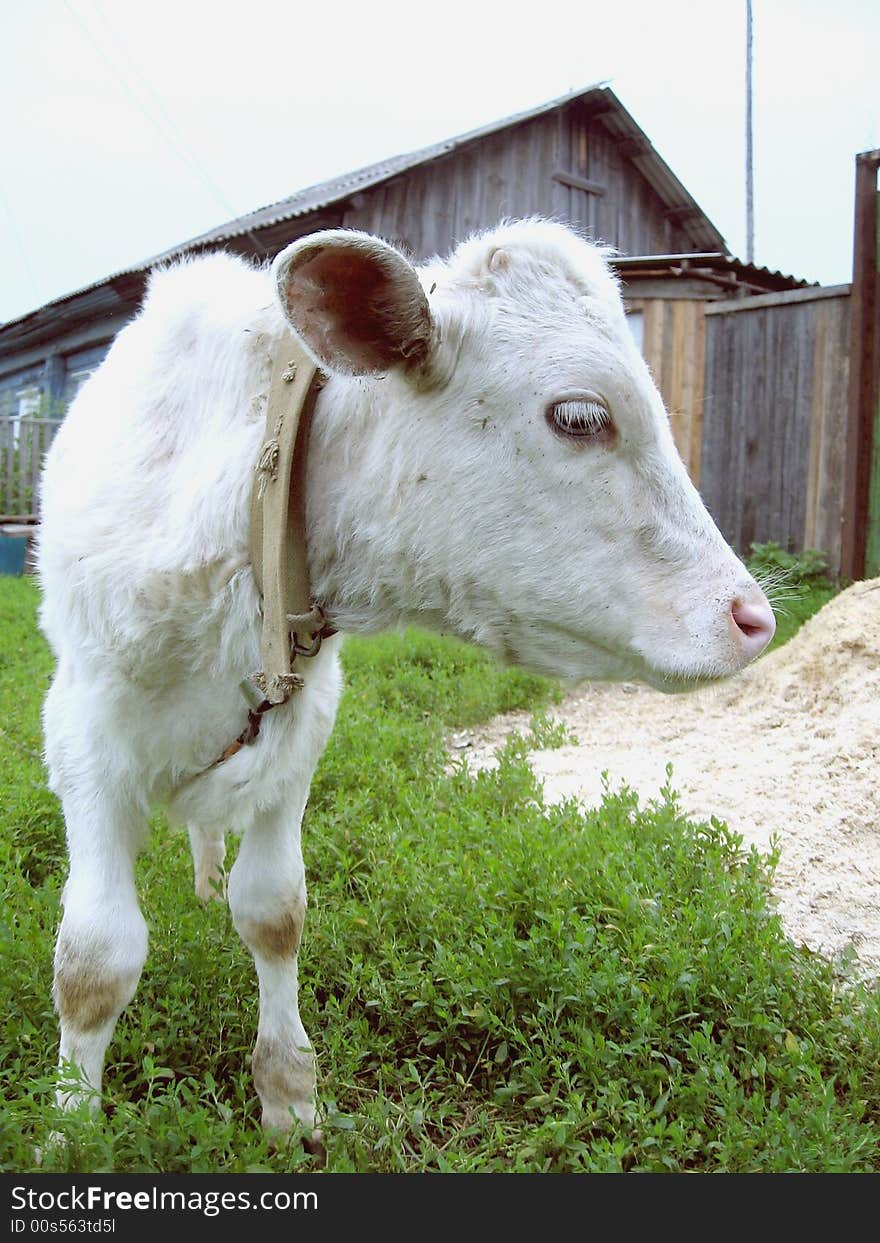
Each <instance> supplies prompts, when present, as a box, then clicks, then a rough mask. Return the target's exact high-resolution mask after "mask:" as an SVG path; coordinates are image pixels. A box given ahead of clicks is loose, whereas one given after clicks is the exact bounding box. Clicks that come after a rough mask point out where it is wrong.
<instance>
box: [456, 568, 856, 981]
mask: <svg viewBox="0 0 880 1243" xmlns="http://www.w3.org/2000/svg"><path fill="white" fill-rule="evenodd" d="M551 716H552V717H553V719H555V720H558V721H561V722H563V723H564V724H565V725H566V726H567V727H568V729H569V730H570V731H571V733H572V734H573V735H575V736H576V738H577V745H569V746H565V747H562V748H561V749H559V750H548V751H536V752H533V753H532V766H533V768H534V770H535V772H536V773H537V774H538V776H539V777H541V778H542V779H543V782H544V793H545V796H546V798H547V799H548V800H549V801H553V800H558V799H562V798H565V797H569V796H572V795H574V796H576V797H578V798H580V799H582V800H583V801H584V802H585V803H586V804H587V805H594V804H595V803H597V802H599V801H600V799H601V796H602V776H601V774H602V772H603V771H607V772H608V774H609V777H610V780H611V785H612V787H613V788H614V787H617V786H619V785H620V784H624V783H625V784H626V785H628V786H631V787H632V788H633V789H635V790H637V791H638V792H639V794H640V795H641V797H642V798H643V799H648V798H654V797H656V796H657V793H658V791H659V789H660V787H661V786H662V785H663V784H664V783H665V780H666V775H665V769H666V765H667V763H671V764H672V765H673V770H674V771H673V781H672V784H673V787H674V788H675V789H676V790H677V791H678V792H679V794H680V796H681V802H682V805H683V807H684V809H685V810H686V811H687V812H688V813H689V814H691V815H693V816H696V817H700V818H708V817H709V816H710V815H716V816H719V817H720V818H722V819H725V820H727V822H728V823H729V824H730V825H731V827H732V828H733V829H735V830H736V832H738V833H741V834H742V836H743V838H744V839H745V843H746V845H748V844H751V843H755V844H756V845H757V846H758V847H759V848H762V849H766V848H767V847H769V845H770V842H771V840H772V839H773V838H776V839H777V840H778V842H779V845H780V848H781V860H780V864H779V868H778V871H777V873H776V881H775V885H774V891H775V893H776V896H777V899H778V903H779V911H780V914H781V916H782V919H783V922H784V923H785V926H786V928H787V931H788V933H789V935H790V936H792V937H793V938H794V939H795V940H797V941H799V942H803V943H805V944H806V945H808V946H810V948H812V949H815V950H821V951H822V952H824V953H826V954H829V955H830V956H832V957H834V956H837V955H839V954H841V953H842V952H844V951H845V950H847V948H848V947H852V948H853V949H854V950H855V951H856V953H857V954H858V963H857V964H856V969H857V970H858V971H859V972H860V973H861V974H863V975H865V976H868V977H872V978H874V977H877V976H880V806H878V804H880V788H878V787H880V579H873V580H870V581H867V582H861V583H856V584H854V585H853V586H852V587H850V588H849V589H848V590H847V591H845V592H842V593H841V594H840V595H839V596H837V597H835V599H833V600H832V601H830V602H829V604H827V605H826V606H825V608H824V609H822V610H821V611H820V612H819V613H817V614H816V615H815V616H814V617H813V618H811V620H810V621H809V622H807V623H806V625H805V626H803V627H802V629H801V630H800V631H799V632H798V634H797V635H795V637H794V639H792V640H791V642H789V643H788V644H786V645H785V646H784V647H782V648H779V649H778V650H777V651H775V652H772V653H771V654H770V655H769V656H766V657H764V658H763V659H762V660H759V661H758V663H757V664H756V665H755V666H754V667H752V668H751V669H749V670H748V671H747V672H746V673H745V674H743V675H742V676H741V677H739V678H737V679H734V680H733V681H731V682H728V683H725V684H723V685H722V686H719V687H712V688H710V689H708V690H704V691H699V692H697V693H696V694H693V695H678V696H669V695H662V694H660V693H658V692H656V691H652V690H650V689H648V688H646V687H643V686H634V685H629V684H624V685H608V686H598V685H597V686H585V687H582V688H580V689H579V690H578V691H577V692H576V693H575V694H573V695H572V696H571V697H570V698H569V699H567V700H566V701H565V702H564V703H563V704H561V705H560V706H559V707H558V708H556V709H555V710H554V711H553V713H552V714H551ZM515 729H519V730H522V731H527V730H528V717H527V716H526V715H520V714H511V715H509V716H506V717H499V718H497V719H496V720H495V721H493V722H490V723H489V724H488V725H487V726H484V727H481V728H479V729H477V730H473V731H469V732H467V733H466V734H459V735H456V737H455V738H454V739H453V740H452V746H453V748H454V749H455V753H456V754H464V755H465V756H466V757H467V760H468V763H469V765H470V766H472V767H473V768H482V767H487V766H491V765H492V764H493V763H494V750H495V748H496V747H497V746H498V745H499V744H500V743H501V742H503V740H504V738H505V737H506V736H507V734H509V733H510V732H511V731H512V730H515Z"/></svg>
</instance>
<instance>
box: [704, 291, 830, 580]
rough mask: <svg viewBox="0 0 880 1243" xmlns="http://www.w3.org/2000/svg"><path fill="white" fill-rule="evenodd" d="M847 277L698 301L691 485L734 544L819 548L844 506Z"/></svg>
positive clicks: (824, 547)
mask: <svg viewBox="0 0 880 1243" xmlns="http://www.w3.org/2000/svg"><path fill="white" fill-rule="evenodd" d="M849 291H850V287H849V286H848V285H839V286H833V287H825V288H818V287H817V288H813V289H798V290H793V291H790V292H787V293H781V294H766V295H763V296H760V297H754V298H745V299H738V300H736V301H724V302H713V303H707V304H706V306H705V314H706V341H705V372H704V385H703V418H702V443H701V454H700V476H699V478H700V491H701V493H702V495H703V498H704V500H705V502H706V505H707V507H708V509H709V511H710V512H711V513H712V515H713V517H714V518H715V521H716V522H717V523H718V525H719V527H720V528H721V530H722V531H723V533H724V535H725V537H726V538H727V539H728V540H729V541H730V543H731V544H732V545H733V546H734V548H736V549H737V550H739V551H748V548H749V545H750V544H752V543H753V542H756V541H757V542H764V541H767V540H775V541H777V542H778V543H779V544H781V545H783V547H786V546H790V547H792V548H795V549H802V548H820V549H822V550H823V551H824V552H826V553H827V554H828V557H829V561H830V568H831V569H832V570H833V571H834V572H835V573H837V572H838V571H839V569H840V559H841V524H842V520H843V511H844V490H845V469H844V455H845V451H846V436H847V392H848V369H849V319H850V315H849V309H850V308H849V301H850V299H849Z"/></svg>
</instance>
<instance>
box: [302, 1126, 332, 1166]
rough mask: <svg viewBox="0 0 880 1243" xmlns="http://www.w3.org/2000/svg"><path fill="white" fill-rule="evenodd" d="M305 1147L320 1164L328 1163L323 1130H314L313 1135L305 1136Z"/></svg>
mask: <svg viewBox="0 0 880 1243" xmlns="http://www.w3.org/2000/svg"><path fill="white" fill-rule="evenodd" d="M303 1148H305V1150H306V1152H307V1153H309V1154H310V1155H311V1156H313V1157H314V1158H315V1161H316V1162H317V1164H318V1165H326V1164H327V1149H326V1148H325V1147H324V1134H323V1132H322V1131H312V1134H311V1136H306V1135H304V1136H303Z"/></svg>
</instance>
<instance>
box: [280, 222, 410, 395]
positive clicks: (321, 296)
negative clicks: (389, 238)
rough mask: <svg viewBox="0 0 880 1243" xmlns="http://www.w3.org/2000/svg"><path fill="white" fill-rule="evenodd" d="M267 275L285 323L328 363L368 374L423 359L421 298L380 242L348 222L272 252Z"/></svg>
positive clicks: (397, 258)
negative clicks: (274, 255)
mask: <svg viewBox="0 0 880 1243" xmlns="http://www.w3.org/2000/svg"><path fill="white" fill-rule="evenodd" d="M272 276H273V279H274V281H275V289H276V293H277V296H278V301H279V303H280V304H281V309H282V311H283V312H284V315H285V317H286V319H287V321H288V323H289V324H290V325H291V327H292V328H293V330H294V332H296V333H297V335H298V336H299V337H300V338H301V340H302V341H303V344H304V345H305V346H306V347H307V349H308V350H309V351H310V353H311V354H312V355H313V356H314V358H315V359H316V361H317V362H318V363H319V364H320V365H321V366H322V367H323V368H325V369H326V370H327V371H329V372H331V373H336V374H340V375H369V374H373V373H377V372H383V371H390V370H391V369H392V368H393V367H399V366H412V367H415V366H419V365H420V364H422V363H424V362H425V361H426V359H427V356H428V354H429V352H430V349H431V342H432V335H433V328H432V320H431V311H430V309H429V307H428V300H427V298H426V297H425V293H424V290H423V289H422V286H421V284H420V283H419V278H418V276H417V275H416V271H415V268H414V267H413V266H412V265H411V264H410V263H408V262H407V260H406V259H404V257H403V255H401V254H400V252H399V251H397V250H395V249H394V247H393V246H389V245H388V243H387V242H382V241H380V240H379V239H378V238H375V237H371V236H370V235H369V234H368V233H358V232H355V231H353V230H348V229H331V230H327V231H326V232H323V233H312V234H310V235H309V236H307V237H303V238H300V240H299V241H297V242H294V243H293V244H292V245H290V246H288V247H287V248H286V249H285V250H283V251H282V252H281V254H280V255H278V257H277V258H276V260H275V262H274V263H273V265H272Z"/></svg>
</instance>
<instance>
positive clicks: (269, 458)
mask: <svg viewBox="0 0 880 1243" xmlns="http://www.w3.org/2000/svg"><path fill="white" fill-rule="evenodd" d="M322 384H323V376H321V375H320V373H319V372H318V368H317V367H316V366H315V364H314V363H313V362H312V360H311V358H310V357H309V356H308V354H306V352H305V350H304V349H303V348H302V346H301V345H300V344H299V342H298V341H297V340H296V338H295V337H294V336H293V335H292V334H291V333H290V332H286V333H285V335H284V337H283V338H282V340H281V342H280V344H279V346H278V349H277V352H276V355H275V362H274V365H273V369H272V380H271V383H270V387H269V400H268V404H267V408H266V439H265V443H264V444H263V448H262V451H261V453H260V457H259V460H258V462H257V468H256V478H255V481H254V489H253V493H252V496H251V523H250V551H251V565H252V566H253V572H254V579H255V581H256V584H257V588H258V590H259V591H260V592H261V594H262V597H263V630H262V638H261V642H260V661H261V666H262V667H261V669H260V672H259V673H257V674H256V675H255V676H254V678H253V679H252V680H253V682H254V683H255V684H256V685H257V686H258V687H259V689H260V690H261V691H262V693H263V695H264V696H265V698H266V700H268V702H269V704H271V705H273V706H275V705H277V704H282V703H286V702H287V700H288V699H289V697H290V694H291V692H292V691H294V690H299V689H300V688H301V687H302V685H303V682H302V678H301V677H300V676H299V674H297V673H296V672H295V671H294V669H293V662H294V660H295V658H296V656H297V655H312V654H314V653H315V652H316V651H317V650H318V648H319V647H320V643H321V639H322V638H325V637H326V636H327V635H328V634H329V633H332V631H331V630H330V628H329V627H328V626H327V625H326V623H325V619H324V614H323V612H322V611H321V609H320V607H318V606H316V605H313V603H312V600H311V594H310V590H309V570H308V561H307V558H306V516H305V467H306V458H307V456H308V438H309V427H310V424H311V418H312V413H313V410H314V406H315V400H316V398H317V395H318V393H319V392H320V389H321V386H322Z"/></svg>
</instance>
